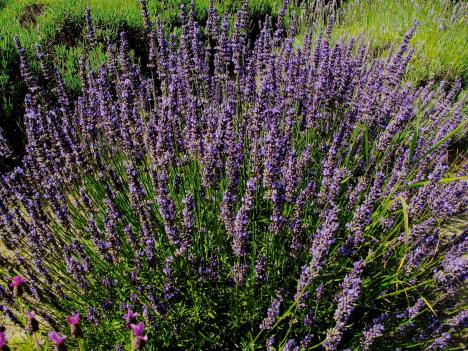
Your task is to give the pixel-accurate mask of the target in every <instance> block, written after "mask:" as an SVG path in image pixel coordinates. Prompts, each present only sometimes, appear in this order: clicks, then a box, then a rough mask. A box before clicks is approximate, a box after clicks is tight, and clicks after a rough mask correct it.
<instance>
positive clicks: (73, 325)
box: [66, 312, 83, 338]
mask: <svg viewBox="0 0 468 351" xmlns="http://www.w3.org/2000/svg"><path fill="white" fill-rule="evenodd" d="M66 321H67V324H68V325H69V326H70V333H71V335H72V336H75V337H77V338H80V337H82V336H83V333H82V331H81V328H80V326H79V325H78V324H79V323H80V314H79V313H78V312H77V313H74V314H72V315H71V316H67V318H66Z"/></svg>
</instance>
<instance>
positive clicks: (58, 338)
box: [48, 331, 67, 346]
mask: <svg viewBox="0 0 468 351" xmlns="http://www.w3.org/2000/svg"><path fill="white" fill-rule="evenodd" d="M48 335H49V340H50V341H52V342H53V343H54V344H55V345H57V346H60V345H62V344H63V342H64V341H65V339H66V338H67V337H66V336H63V335H60V334H59V333H57V332H56V331H51V332H49V334H48Z"/></svg>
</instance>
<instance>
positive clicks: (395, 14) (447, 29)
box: [334, 0, 468, 84]
mask: <svg viewBox="0 0 468 351" xmlns="http://www.w3.org/2000/svg"><path fill="white" fill-rule="evenodd" d="M467 16H468V3H467V2H465V1H453V0H452V1H451V0H354V1H349V2H347V3H345V4H344V5H343V6H342V8H341V9H340V11H339V13H338V15H337V22H338V24H337V26H336V27H335V30H334V34H335V36H336V37H337V38H341V37H343V36H347V37H358V36H363V37H364V38H365V39H366V41H368V42H371V43H372V48H373V50H374V51H375V55H376V56H378V57H387V55H388V52H389V50H391V49H392V48H393V47H395V45H398V42H399V38H401V37H402V35H403V34H404V33H405V32H406V31H407V30H408V28H410V27H411V25H412V24H413V22H414V21H415V20H418V21H419V22H420V25H419V27H418V30H417V32H416V35H415V37H414V38H413V40H412V41H411V46H412V47H413V48H414V49H415V55H414V57H413V59H412V61H411V63H410V66H409V68H408V71H407V72H408V73H407V79H408V80H409V81H411V82H413V83H416V84H419V83H422V82H425V81H428V80H455V79H457V78H459V77H462V78H463V79H464V80H465V81H466V80H467V78H468V45H466V43H468V23H467V20H468V17H467Z"/></svg>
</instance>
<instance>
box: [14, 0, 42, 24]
mask: <svg viewBox="0 0 468 351" xmlns="http://www.w3.org/2000/svg"><path fill="white" fill-rule="evenodd" d="M45 8H46V6H45V5H44V4H32V5H28V6H26V7H25V9H24V11H23V13H22V14H21V16H20V17H19V18H18V20H19V22H20V23H21V26H23V27H32V26H35V25H36V24H37V21H36V19H37V17H39V16H40V15H41V14H42V13H43V12H44V10H45Z"/></svg>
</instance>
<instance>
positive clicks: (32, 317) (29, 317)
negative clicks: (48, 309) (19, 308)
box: [24, 311, 36, 321]
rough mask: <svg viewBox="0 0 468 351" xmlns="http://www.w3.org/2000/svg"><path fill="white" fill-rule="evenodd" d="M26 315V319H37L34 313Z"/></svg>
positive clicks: (25, 312) (26, 312) (26, 313)
mask: <svg viewBox="0 0 468 351" xmlns="http://www.w3.org/2000/svg"><path fill="white" fill-rule="evenodd" d="M24 314H25V315H26V317H28V320H29V321H30V320H32V319H36V313H35V312H34V311H31V312H29V311H24Z"/></svg>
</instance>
